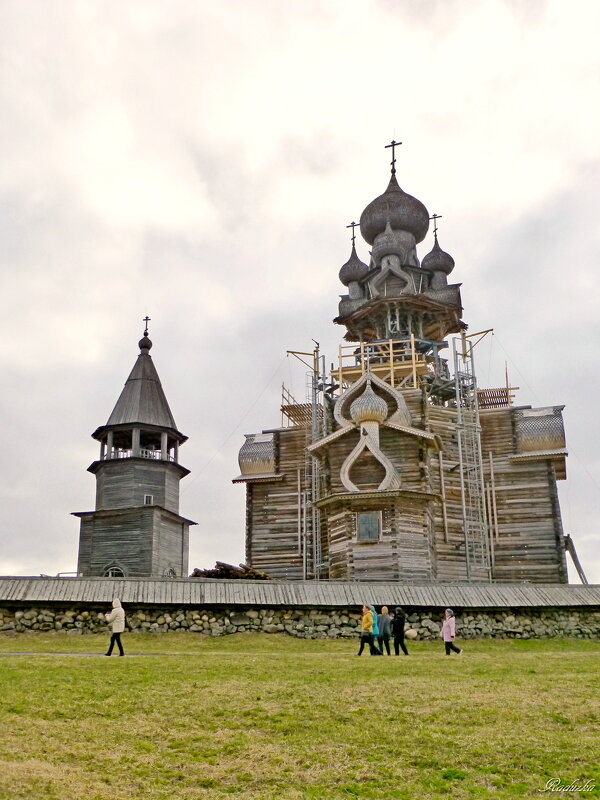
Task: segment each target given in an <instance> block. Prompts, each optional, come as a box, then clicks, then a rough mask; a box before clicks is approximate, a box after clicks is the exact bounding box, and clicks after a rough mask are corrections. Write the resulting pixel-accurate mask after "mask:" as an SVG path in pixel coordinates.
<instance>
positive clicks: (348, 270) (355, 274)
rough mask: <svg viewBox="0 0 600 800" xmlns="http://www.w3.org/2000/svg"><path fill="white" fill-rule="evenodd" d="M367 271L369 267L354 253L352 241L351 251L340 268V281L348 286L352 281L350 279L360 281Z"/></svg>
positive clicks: (354, 248)
mask: <svg viewBox="0 0 600 800" xmlns="http://www.w3.org/2000/svg"><path fill="white" fill-rule="evenodd" d="M368 271H369V267H368V266H367V265H366V264H365V262H364V261H361V260H360V258H359V257H358V255H357V254H356V247H355V246H354V242H352V253H351V254H350V258H349V259H348V261H346V263H345V264H344V265H343V267H342V268H341V269H340V281H341V282H342V283H343V284H344V286H348V285H349V284H350V283H352V281H360V280H361V279H362V278H364V277H365V275H366V274H367V272H368Z"/></svg>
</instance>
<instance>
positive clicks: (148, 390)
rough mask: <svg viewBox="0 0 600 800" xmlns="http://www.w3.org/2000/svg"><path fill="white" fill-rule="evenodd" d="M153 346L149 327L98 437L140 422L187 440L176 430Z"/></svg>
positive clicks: (95, 436) (181, 440)
mask: <svg viewBox="0 0 600 800" xmlns="http://www.w3.org/2000/svg"><path fill="white" fill-rule="evenodd" d="M151 347H152V342H151V340H150V339H149V338H148V329H147V328H146V330H145V331H144V335H143V337H142V339H141V340H140V342H139V348H140V354H139V355H138V357H137V360H136V362H135V364H134V365H133V369H132V370H131V373H130V375H129V377H128V378H127V381H126V382H125V386H124V387H123V390H122V392H121V394H120V395H119V399H118V400H117V402H116V405H115V407H114V408H113V410H112V413H111V415H110V417H109V418H108V422H107V423H106V425H104V426H102V427H101V428H99V429H98V430H97V431H96V432H95V433H94V438H97V434H99V433H100V432H102V431H104V430H105V429H106V428H111V427H113V426H122V425H135V424H137V425H150V426H153V427H157V428H163V429H166V430H169V431H173V432H174V433H176V434H177V438H178V439H179V441H180V442H183V441H185V440H186V438H187V437H186V436H184V435H183V434H181V433H179V431H178V430H177V425H176V423H175V419H174V418H173V414H172V413H171V409H170V408H169V403H168V402H167V398H166V396H165V393H164V390H163V388H162V384H161V382H160V378H159V377H158V373H157V371H156V367H155V366H154V362H153V361H152V356H151V355H150V348H151Z"/></svg>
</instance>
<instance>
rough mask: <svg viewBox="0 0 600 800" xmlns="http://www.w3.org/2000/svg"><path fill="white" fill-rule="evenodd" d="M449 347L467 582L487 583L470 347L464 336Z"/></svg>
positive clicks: (478, 434)
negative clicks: (451, 348)
mask: <svg viewBox="0 0 600 800" xmlns="http://www.w3.org/2000/svg"><path fill="white" fill-rule="evenodd" d="M452 343H453V352H454V385H455V393H456V411H457V424H456V431H457V438H458V459H459V465H460V488H461V500H462V516H463V531H464V537H465V557H466V565H467V580H478V579H479V580H481V579H488V580H489V579H490V578H491V560H490V546H489V537H488V524H487V514H486V505H485V490H484V482H483V461H482V456H481V425H480V422H479V404H478V400H477V379H476V377H475V365H474V361H473V344H472V343H471V342H470V341H468V340H467V338H466V336H464V335H463V336H462V338H461V339H460V340H459V339H453V342H452Z"/></svg>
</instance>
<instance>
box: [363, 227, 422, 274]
mask: <svg viewBox="0 0 600 800" xmlns="http://www.w3.org/2000/svg"><path fill="white" fill-rule="evenodd" d="M414 246H415V237H414V236H413V235H412V233H408V231H395V230H393V229H392V226H391V225H390V222H389V220H388V222H387V223H386V226H385V231H384V232H383V233H380V234H378V235H377V237H376V239H375V242H374V244H373V253H372V255H373V260H374V261H375V263H376V264H379V262H380V261H381V259H382V258H383V257H384V256H388V255H392V254H396V255H398V256H400V259H401V261H402V262H403V263H404V260H405V257H406V255H407V254H408V253H410V251H411V250H412V249H413V248H414Z"/></svg>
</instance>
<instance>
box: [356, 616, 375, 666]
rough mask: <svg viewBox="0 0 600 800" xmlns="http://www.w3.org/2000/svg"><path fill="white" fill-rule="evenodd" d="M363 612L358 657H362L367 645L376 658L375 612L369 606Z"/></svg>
mask: <svg viewBox="0 0 600 800" xmlns="http://www.w3.org/2000/svg"><path fill="white" fill-rule="evenodd" d="M362 612H363V613H362V619H361V622H360V648H359V651H358V653H357V654H356V655H357V656H362V651H363V650H364V648H365V645H366V644H368V645H369V652H370V653H371V655H372V656H374V655H376V652H375V648H374V647H373V612H372V611H371V609H370V608H369V606H367V605H364V606H363V608H362Z"/></svg>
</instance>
